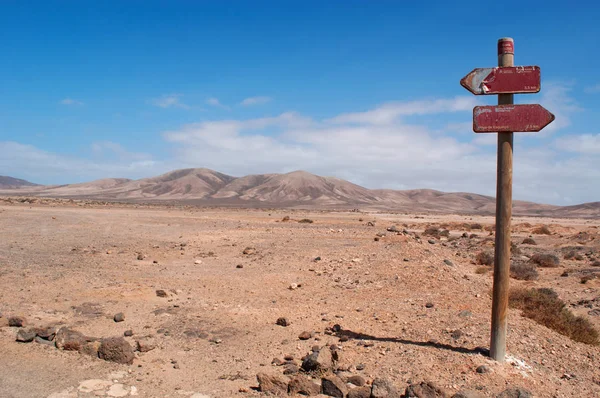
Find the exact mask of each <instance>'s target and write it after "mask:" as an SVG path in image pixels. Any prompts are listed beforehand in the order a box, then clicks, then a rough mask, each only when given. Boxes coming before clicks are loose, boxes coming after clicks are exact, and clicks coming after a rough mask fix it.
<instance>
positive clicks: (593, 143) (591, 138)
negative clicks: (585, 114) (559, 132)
mask: <svg viewBox="0 0 600 398" xmlns="http://www.w3.org/2000/svg"><path fill="white" fill-rule="evenodd" d="M554 145H555V146H556V148H557V149H559V150H564V151H568V152H575V153H581V154H586V155H600V134H581V135H566V136H562V137H560V138H557V139H556V140H555V141H554Z"/></svg>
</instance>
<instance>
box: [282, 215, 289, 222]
mask: <svg viewBox="0 0 600 398" xmlns="http://www.w3.org/2000/svg"><path fill="white" fill-rule="evenodd" d="M281 221H283V222H286V221H290V216H285V217H283V218H282V219H281Z"/></svg>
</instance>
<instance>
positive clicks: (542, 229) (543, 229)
mask: <svg viewBox="0 0 600 398" xmlns="http://www.w3.org/2000/svg"><path fill="white" fill-rule="evenodd" d="M531 233H532V234H536V235H552V231H550V228H548V226H547V225H542V226H539V227H537V228H534V229H533V230H532V231H531Z"/></svg>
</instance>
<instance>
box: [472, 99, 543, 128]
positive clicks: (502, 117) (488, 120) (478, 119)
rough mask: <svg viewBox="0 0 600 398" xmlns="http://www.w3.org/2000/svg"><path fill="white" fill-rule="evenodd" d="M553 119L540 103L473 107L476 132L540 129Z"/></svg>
mask: <svg viewBox="0 0 600 398" xmlns="http://www.w3.org/2000/svg"><path fill="white" fill-rule="evenodd" d="M553 120H554V115H553V114H552V113H550V112H548V111H547V110H546V108H544V107H543V106H541V105H537V104H535V105H494V106H476V107H475V108H473V131H474V132H476V133H492V132H509V131H510V132H516V131H522V132H527V131H540V130H541V129H543V128H544V127H546V126H547V125H549V124H550V123H552V121H553Z"/></svg>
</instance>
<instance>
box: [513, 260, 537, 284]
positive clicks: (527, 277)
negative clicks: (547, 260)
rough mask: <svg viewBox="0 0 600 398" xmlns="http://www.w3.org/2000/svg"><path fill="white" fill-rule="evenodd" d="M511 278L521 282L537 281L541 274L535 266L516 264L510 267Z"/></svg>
mask: <svg viewBox="0 0 600 398" xmlns="http://www.w3.org/2000/svg"><path fill="white" fill-rule="evenodd" d="M510 276H511V278H514V279H517V280H520V281H535V280H537V279H538V277H539V276H540V274H539V273H538V272H537V269H536V268H535V265H533V264H527V263H514V264H511V265H510Z"/></svg>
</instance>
